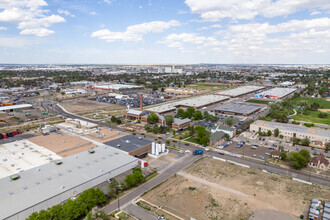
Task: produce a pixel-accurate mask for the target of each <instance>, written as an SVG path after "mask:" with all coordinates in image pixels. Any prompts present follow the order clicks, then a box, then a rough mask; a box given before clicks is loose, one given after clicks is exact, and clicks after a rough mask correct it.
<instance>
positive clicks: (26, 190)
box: [0, 145, 138, 219]
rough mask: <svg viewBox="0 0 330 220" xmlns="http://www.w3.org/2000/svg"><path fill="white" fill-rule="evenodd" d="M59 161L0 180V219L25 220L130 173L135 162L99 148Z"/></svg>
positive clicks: (122, 155)
mask: <svg viewBox="0 0 330 220" xmlns="http://www.w3.org/2000/svg"><path fill="white" fill-rule="evenodd" d="M61 161H62V163H61V164H60V165H56V164H55V163H54V162H50V163H48V164H45V165H42V166H39V167H37V168H33V169H30V170H26V171H23V172H21V173H18V175H19V176H20V178H19V179H17V180H11V178H9V177H5V178H2V179H0V188H1V191H0V207H1V208H0V219H25V218H26V217H28V216H29V215H30V214H31V213H32V212H36V211H40V210H43V209H47V208H49V207H52V206H54V205H57V204H59V203H61V202H63V201H65V200H67V199H69V198H71V197H72V196H73V195H76V194H79V193H81V192H83V191H84V190H86V189H89V188H91V187H94V186H96V185H98V184H100V183H102V182H104V181H106V180H107V179H110V178H113V177H116V176H118V175H119V174H121V173H123V172H126V171H128V170H130V169H132V168H133V167H135V166H136V165H137V161H138V159H137V158H135V157H132V156H130V155H127V154H125V153H123V152H122V151H120V150H117V149H115V148H113V147H110V146H106V145H103V146H100V147H97V148H94V153H90V152H88V151H85V152H81V153H79V154H76V155H72V156H70V157H67V158H63V159H62V160H61Z"/></svg>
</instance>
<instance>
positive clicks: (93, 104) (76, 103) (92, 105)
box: [61, 98, 126, 114]
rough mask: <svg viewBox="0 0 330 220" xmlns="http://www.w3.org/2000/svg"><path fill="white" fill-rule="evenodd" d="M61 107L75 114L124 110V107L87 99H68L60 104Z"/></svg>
mask: <svg viewBox="0 0 330 220" xmlns="http://www.w3.org/2000/svg"><path fill="white" fill-rule="evenodd" d="M61 105H62V106H63V107H64V108H65V109H66V110H67V111H69V112H72V113H77V114H88V113H95V112H98V111H102V110H104V111H114V110H123V109H126V107H125V106H121V105H116V104H110V103H104V102H97V101H93V100H89V99H87V98H81V99H70V100H65V101H62V102H61Z"/></svg>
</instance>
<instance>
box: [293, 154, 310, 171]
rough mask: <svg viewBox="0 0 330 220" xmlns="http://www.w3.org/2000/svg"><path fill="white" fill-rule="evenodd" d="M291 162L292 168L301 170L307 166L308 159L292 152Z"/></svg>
mask: <svg viewBox="0 0 330 220" xmlns="http://www.w3.org/2000/svg"><path fill="white" fill-rule="evenodd" d="M289 160H290V163H291V166H292V167H293V168H295V169H296V170H300V169H301V168H303V167H305V166H307V163H308V162H307V160H306V158H305V157H304V156H303V155H301V154H300V153H297V152H291V153H289Z"/></svg>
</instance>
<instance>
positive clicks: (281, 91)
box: [256, 87, 297, 98]
mask: <svg viewBox="0 0 330 220" xmlns="http://www.w3.org/2000/svg"><path fill="white" fill-rule="evenodd" d="M296 90H297V89H296V88H281V87H276V88H272V89H269V90H266V91H264V92H261V93H259V94H257V95H256V96H273V97H279V98H282V97H285V96H287V95H289V94H291V93H293V92H294V91H296Z"/></svg>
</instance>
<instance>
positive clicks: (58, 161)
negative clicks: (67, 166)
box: [54, 160, 63, 165]
mask: <svg viewBox="0 0 330 220" xmlns="http://www.w3.org/2000/svg"><path fill="white" fill-rule="evenodd" d="M54 163H55V164H56V165H61V164H62V163H63V162H62V161H61V160H55V161H54Z"/></svg>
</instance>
